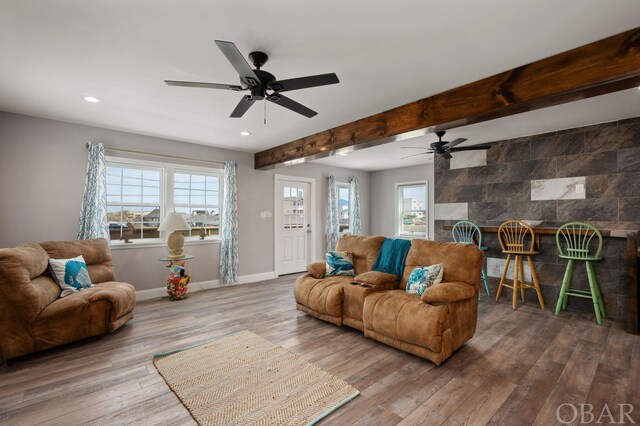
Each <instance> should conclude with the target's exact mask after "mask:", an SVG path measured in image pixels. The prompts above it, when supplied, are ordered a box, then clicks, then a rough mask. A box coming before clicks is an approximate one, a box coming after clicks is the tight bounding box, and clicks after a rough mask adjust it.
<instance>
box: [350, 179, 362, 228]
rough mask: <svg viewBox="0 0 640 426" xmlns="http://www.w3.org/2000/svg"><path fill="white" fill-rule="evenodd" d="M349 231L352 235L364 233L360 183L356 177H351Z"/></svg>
mask: <svg viewBox="0 0 640 426" xmlns="http://www.w3.org/2000/svg"><path fill="white" fill-rule="evenodd" d="M349 231H350V232H351V234H352V235H362V221H361V219H360V184H359V183H358V178H355V177H351V178H349Z"/></svg>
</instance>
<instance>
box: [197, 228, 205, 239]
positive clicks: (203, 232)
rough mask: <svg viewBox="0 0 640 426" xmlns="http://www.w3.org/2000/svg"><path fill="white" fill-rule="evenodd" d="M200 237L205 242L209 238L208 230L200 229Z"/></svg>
mask: <svg viewBox="0 0 640 426" xmlns="http://www.w3.org/2000/svg"><path fill="white" fill-rule="evenodd" d="M198 235H200V239H201V240H204V239H205V237H206V236H207V230H206V229H204V227H203V228H200V231H199V232H198Z"/></svg>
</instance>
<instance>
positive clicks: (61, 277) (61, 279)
mask: <svg viewBox="0 0 640 426" xmlns="http://www.w3.org/2000/svg"><path fill="white" fill-rule="evenodd" d="M49 268H50V269H51V276H52V277H53V279H54V280H55V281H56V282H57V283H58V285H59V286H60V288H61V289H62V293H60V297H65V296H68V295H70V294H73V293H75V292H77V291H80V290H83V289H85V288H90V287H91V286H92V284H91V278H89V270H88V269H87V264H86V262H85V261H84V257H82V256H78V257H74V258H72V259H49Z"/></svg>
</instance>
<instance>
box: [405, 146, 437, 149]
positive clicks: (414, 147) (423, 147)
mask: <svg viewBox="0 0 640 426" xmlns="http://www.w3.org/2000/svg"><path fill="white" fill-rule="evenodd" d="M400 149H431V148H429V147H428V146H401V147H400Z"/></svg>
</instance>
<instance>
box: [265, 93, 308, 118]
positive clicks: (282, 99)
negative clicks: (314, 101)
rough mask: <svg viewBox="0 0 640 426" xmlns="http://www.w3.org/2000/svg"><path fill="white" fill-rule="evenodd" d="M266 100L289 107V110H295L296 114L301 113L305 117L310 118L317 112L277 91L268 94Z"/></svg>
mask: <svg viewBox="0 0 640 426" xmlns="http://www.w3.org/2000/svg"><path fill="white" fill-rule="evenodd" d="M267 100H268V101H269V102H273V103H274V104H276V105H280V106H282V107H285V108H287V109H290V110H291V111H294V112H297V113H298V114H302V115H304V116H305V117H307V118H311V117H313V116H314V115H317V114H318V113H317V112H315V111H314V110H312V109H309V108H307V107H306V106H304V105H302V104H299V103H298V102H296V101H294V100H293V99H289V98H287V97H286V96H284V95H280V94H278V93H275V94H273V95H270V96H268V97H267Z"/></svg>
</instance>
